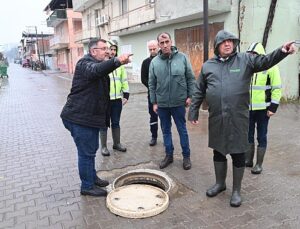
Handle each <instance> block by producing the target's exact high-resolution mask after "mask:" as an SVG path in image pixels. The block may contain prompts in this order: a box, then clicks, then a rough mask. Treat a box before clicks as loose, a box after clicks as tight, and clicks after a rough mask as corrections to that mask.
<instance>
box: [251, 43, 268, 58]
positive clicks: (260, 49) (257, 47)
mask: <svg viewBox="0 0 300 229" xmlns="http://www.w3.org/2000/svg"><path fill="white" fill-rule="evenodd" d="M247 52H253V53H256V54H259V55H266V51H265V48H264V46H263V45H262V44H261V43H259V42H254V43H252V44H251V45H250V46H249V48H248V50H247Z"/></svg>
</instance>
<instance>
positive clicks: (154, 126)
mask: <svg viewBox="0 0 300 229" xmlns="http://www.w3.org/2000/svg"><path fill="white" fill-rule="evenodd" d="M148 112H149V114H150V131H151V135H152V138H157V131H158V115H157V114H156V113H155V112H154V111H153V104H152V103H151V102H150V96H149V94H148Z"/></svg>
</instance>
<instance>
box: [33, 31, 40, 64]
mask: <svg viewBox="0 0 300 229" xmlns="http://www.w3.org/2000/svg"><path fill="white" fill-rule="evenodd" d="M34 27H35V38H36V50H37V54H38V57H39V62H41V57H40V51H39V42H38V35H37V26H34Z"/></svg>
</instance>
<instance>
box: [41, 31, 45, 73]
mask: <svg viewBox="0 0 300 229" xmlns="http://www.w3.org/2000/svg"><path fill="white" fill-rule="evenodd" d="M41 34H42V47H43V55H44V66H45V69H42V70H46V57H45V48H44V38H43V37H44V34H43V32H41Z"/></svg>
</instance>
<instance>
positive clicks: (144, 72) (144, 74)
mask: <svg viewBox="0 0 300 229" xmlns="http://www.w3.org/2000/svg"><path fill="white" fill-rule="evenodd" d="M154 57H155V56H150V57H148V58H147V59H145V60H144V61H143V63H142V68H141V80H142V83H143V84H144V85H145V86H146V87H147V88H149V86H148V80H149V66H150V63H151V60H152V59H153V58H154Z"/></svg>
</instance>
